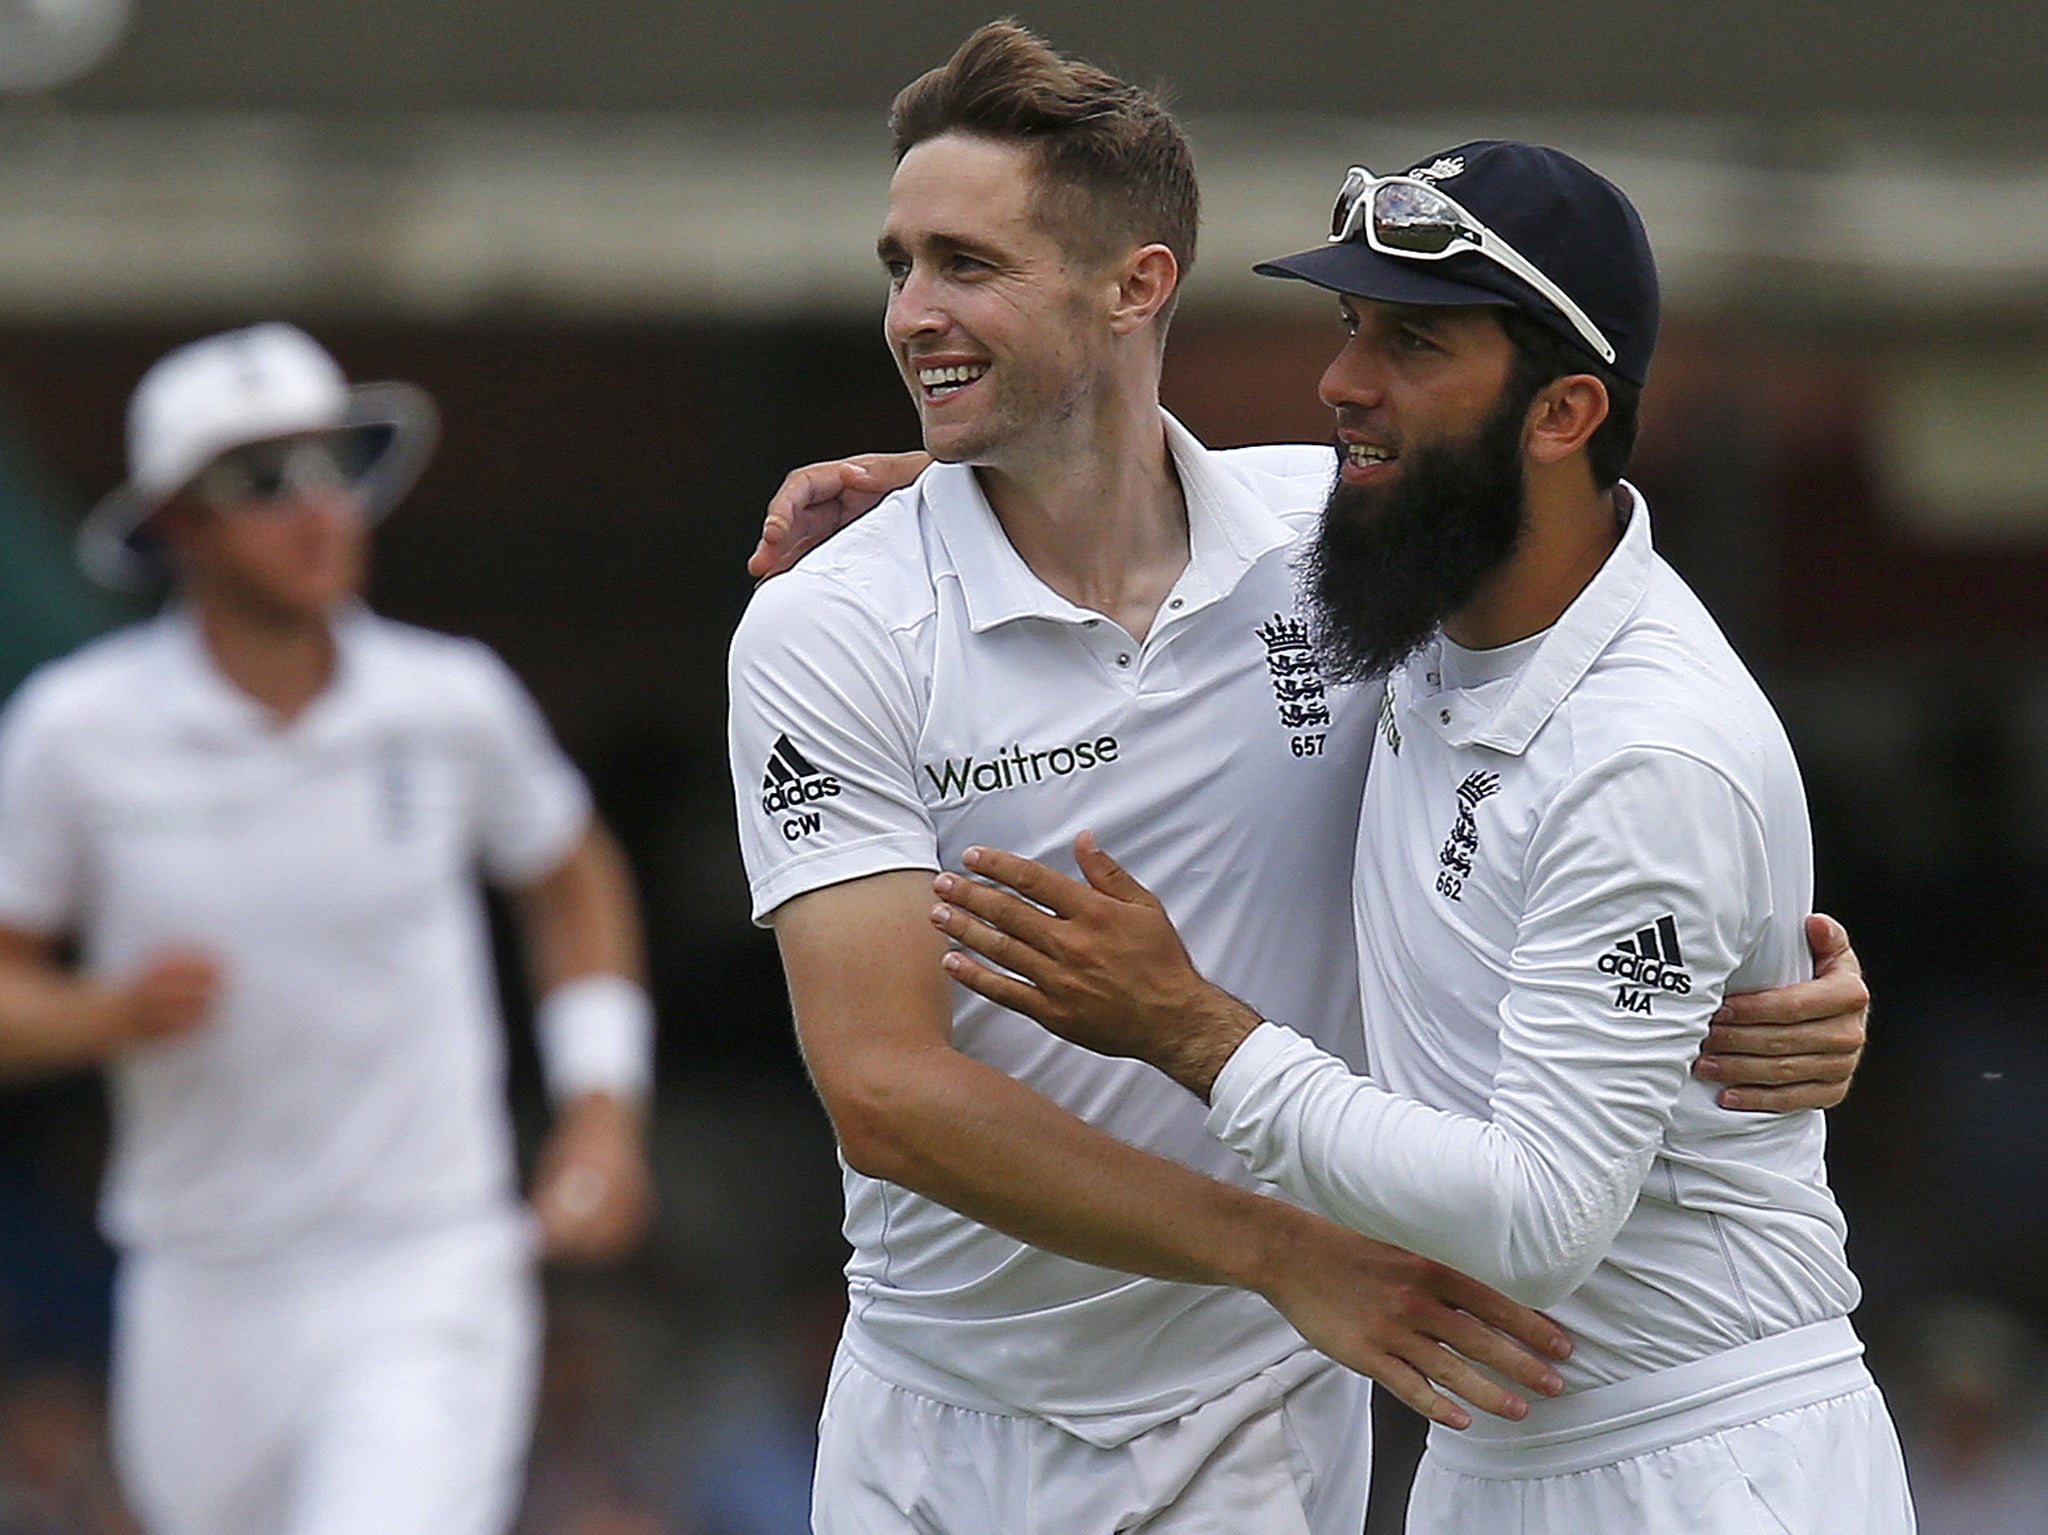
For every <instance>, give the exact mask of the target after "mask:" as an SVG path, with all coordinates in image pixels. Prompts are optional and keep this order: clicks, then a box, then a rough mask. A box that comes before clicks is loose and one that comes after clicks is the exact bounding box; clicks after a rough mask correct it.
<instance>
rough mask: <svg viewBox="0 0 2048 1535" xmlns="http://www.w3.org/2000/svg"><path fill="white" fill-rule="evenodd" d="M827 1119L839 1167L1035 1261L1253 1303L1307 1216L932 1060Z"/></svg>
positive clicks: (1031, 1095) (1012, 1088)
mask: <svg viewBox="0 0 2048 1535" xmlns="http://www.w3.org/2000/svg"><path fill="white" fill-rule="evenodd" d="M888 1075H889V1078H890V1083H891V1085H890V1087H889V1088H888V1089H887V1090H886V1091H885V1092H878V1093H877V1094H876V1095H875V1100H874V1101H871V1102H868V1103H865V1104H863V1105H861V1106H860V1107H859V1108H857V1109H856V1108H850V1107H848V1106H847V1105H845V1104H844V1103H842V1105H841V1106H840V1107H839V1109H838V1110H837V1112H835V1114H834V1120H835V1124H836V1125H837V1126H838V1127H839V1129H840V1134H841V1141H842V1148H843V1150H844V1151H845V1153H846V1156H847V1160H848V1162H849V1164H851V1165H852V1166H854V1167H855V1168H856V1169H857V1170H859V1171H861V1172H865V1173H867V1174H869V1175H870V1176H873V1177H877V1178H882V1179H885V1180H886V1181H888V1182H891V1183H895V1184H898V1185H900V1186H902V1187H905V1188H909V1189H912V1190H914V1191H915V1192H917V1193H920V1194H923V1195H925V1196H926V1197H928V1198H930V1199H933V1200H936V1201H937V1202H939V1203H940V1204H943V1205H946V1206H948V1207H949V1208H951V1209H954V1210H957V1211H959V1212H960V1213H961V1214H963V1215H966V1216H968V1217H970V1218H972V1219H974V1220H977V1221H980V1222H981V1223H982V1224H984V1225H987V1226H991V1227H994V1228H995V1229H997V1230H999V1231H1002V1232H1005V1233H1007V1234H1008V1235H1010V1236H1013V1237H1015V1238H1017V1239H1018V1240H1019V1241H1022V1242H1028V1243H1030V1244H1031V1245H1032V1246H1034V1247H1040V1248H1044V1249H1046V1250H1047V1251H1051V1252H1056V1253H1060V1254H1062V1255H1063V1256H1065V1257H1069V1258H1073V1259H1076V1260H1078V1261H1080V1262H1084V1263H1093V1264H1098V1265H1100V1266H1102V1267H1104V1268H1113V1269H1120V1270H1123V1271H1125V1272H1128V1273H1134V1274H1144V1275H1148V1276H1150V1277H1152V1278H1156V1279H1170V1280H1180V1281H1185V1282H1189V1283H1196V1284H1230V1285H1236V1286H1239V1287H1241V1288H1245V1289H1252V1290H1262V1289H1263V1288H1264V1287H1265V1286H1266V1285H1267V1283H1268V1282H1269V1281H1270V1278H1271V1275H1272V1273H1273V1270H1274V1267H1275V1265H1276V1264H1278V1263H1279V1262H1281V1261H1283V1255H1284V1251H1285V1247H1286V1242H1287V1237H1288V1233H1290V1232H1291V1231H1294V1230H1296V1229H1298V1226H1299V1223H1300V1222H1302V1221H1305V1220H1312V1219H1314V1217H1312V1216H1309V1215H1308V1214H1307V1213H1306V1212H1304V1211H1301V1210H1298V1209H1295V1208H1294V1207H1293V1206H1290V1205H1288V1204H1285V1203H1284V1202H1282V1201H1279V1200H1274V1199H1269V1198H1265V1197H1263V1196H1261V1195H1258V1194H1255V1193H1253V1192H1251V1191H1250V1190H1248V1189H1242V1188H1237V1187H1234V1186H1232V1185H1230V1184H1226V1183H1222V1182H1219V1181H1218V1180H1216V1179H1213V1178H1210V1177H1208V1176H1206V1175H1204V1174H1202V1173H1198V1172H1195V1171H1194V1170H1192V1169H1190V1168H1187V1167H1184V1166H1182V1165H1181V1164H1179V1163H1177V1162H1174V1161H1171V1160H1169V1159H1167V1158H1165V1157H1161V1156H1157V1155H1154V1154H1152V1153H1149V1152H1145V1151H1140V1150H1138V1149H1136V1148H1135V1147H1132V1146H1130V1145H1128V1144H1126V1143H1125V1142H1123V1141H1119V1140H1117V1139H1116V1138H1115V1137H1113V1136H1111V1135H1108V1134H1106V1133H1104V1132H1103V1131H1101V1130H1098V1129H1096V1128H1094V1127H1093V1126H1091V1125H1089V1124H1087V1123H1085V1122H1083V1121H1082V1120H1080V1119H1077V1118H1075V1117H1074V1116H1073V1115H1071V1114H1069V1113H1067V1112H1066V1111H1065V1110H1064V1109H1061V1108H1060V1107H1059V1106H1058V1105H1056V1104H1054V1103H1053V1102H1051V1101H1050V1100H1049V1099H1047V1098H1045V1097H1043V1096H1042V1095H1040V1094H1038V1093H1036V1092H1034V1091H1033V1090H1032V1089H1030V1088H1028V1087H1026V1086H1024V1085H1023V1084H1022V1083H1019V1082H1017V1081H1015V1080H1014V1079H1013V1078H1011V1077H1008V1076H1006V1075H1004V1074H1003V1073H1001V1072H999V1071H996V1070H994V1069H992V1068H990V1067H988V1066H985V1065H983V1064H981V1063H980V1062H978V1061H975V1060H972V1059H971V1058H969V1057H967V1056H964V1055H961V1054H960V1053H958V1052H957V1051H954V1050H952V1049H950V1048H948V1047H944V1046H934V1047H933V1048H931V1049H930V1050H927V1051H924V1052H921V1053H920V1056H919V1059H918V1061H917V1062H916V1063H915V1065H914V1066H913V1067H911V1068H909V1069H905V1070H902V1071H898V1072H890V1073H889V1074H888Z"/></svg>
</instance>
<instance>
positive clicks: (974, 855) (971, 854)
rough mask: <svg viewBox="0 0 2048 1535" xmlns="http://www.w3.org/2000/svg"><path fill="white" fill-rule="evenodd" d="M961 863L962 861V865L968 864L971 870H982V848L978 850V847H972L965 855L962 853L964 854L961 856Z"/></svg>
mask: <svg viewBox="0 0 2048 1535" xmlns="http://www.w3.org/2000/svg"><path fill="white" fill-rule="evenodd" d="M960 861H961V862H962V863H964V864H966V865H967V867H968V868H970V869H978V868H980V867H981V849H980V848H978V847H971V848H969V849H968V850H967V851H966V852H964V853H962V854H961V855H960Z"/></svg>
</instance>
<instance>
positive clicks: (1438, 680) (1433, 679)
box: [1429, 672, 1444, 687]
mask: <svg viewBox="0 0 2048 1535" xmlns="http://www.w3.org/2000/svg"><path fill="white" fill-rule="evenodd" d="M1443 680H1444V679H1443V674H1442V673H1441V672H1431V673H1430V674H1429V685H1430V686H1431V687H1438V686H1441V685H1442V683H1443Z"/></svg>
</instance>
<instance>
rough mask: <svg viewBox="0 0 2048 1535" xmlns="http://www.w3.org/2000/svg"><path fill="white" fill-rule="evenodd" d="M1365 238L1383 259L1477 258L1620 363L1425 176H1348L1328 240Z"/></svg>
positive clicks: (1580, 317)
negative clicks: (1513, 279) (1511, 277)
mask: <svg viewBox="0 0 2048 1535" xmlns="http://www.w3.org/2000/svg"><path fill="white" fill-rule="evenodd" d="M1359 238H1363V239H1364V241H1365V243H1366V244H1367V245H1368V246H1370V247H1371V248H1372V249H1373V250H1376V251H1378V252H1379V253H1380V254H1381V255H1383V256H1400V257H1406V258H1408V259H1410V260H1416V261H1441V260H1442V259H1443V258H1444V257H1446V256H1456V255H1459V254H1461V253H1463V252H1466V251H1472V252H1475V253H1477V254H1478V255H1481V256H1484V257H1486V258H1487V259H1488V260H1490V261H1493V262H1496V263H1498V264H1499V265H1500V266H1503V267H1505V268H1506V269H1507V270H1508V271H1510V272H1512V273H1514V274H1515V276H1517V277H1519V278H1521V279H1522V281H1523V282H1525V283H1527V284H1528V285H1529V286H1530V287H1532V288H1534V289H1535V290H1536V291H1537V292H1538V293H1540V294H1542V295H1543V296H1544V297H1545V298H1546V299H1548V300H1550V302H1551V303H1552V304H1554V305H1556V306H1557V311H1558V313H1560V314H1562V315H1563V316H1564V317H1565V318H1566V319H1567V320H1569V321H1571V323H1572V329H1574V330H1576V331H1577V332H1578V333H1579V335H1580V336H1581V337H1582V338H1584V340H1585V342H1586V345H1588V346H1590V347H1591V348H1592V349H1593V350H1594V351H1595V352H1596V353H1598V354H1599V356H1600V358H1601V360H1602V361H1604V362H1608V363H1612V362H1613V361H1614V344H1613V343H1612V342H1610V341H1609V340H1608V339H1607V338H1606V337H1605V336H1604V335H1602V334H1601V333H1600V327H1599V326H1597V325H1595V324H1594V323H1593V322H1592V321H1591V320H1590V319H1588V318H1587V317H1586V311H1585V310H1583V309H1581V308H1580V307H1579V306H1578V305H1577V304H1575V303H1573V302H1572V297H1571V295H1570V294H1568V293H1566V292H1565V291H1564V289H1562V288H1560V287H1559V286H1558V285H1557V284H1556V283H1554V282H1552V281H1551V280H1550V279H1549V278H1548V277H1545V276H1544V275H1543V273H1542V272H1541V271H1539V270H1538V269H1537V267H1536V264H1535V263H1534V262H1533V261H1531V260H1530V259H1529V258H1528V257H1527V256H1524V255H1523V254H1522V253H1521V252H1520V251H1518V250H1516V249H1515V248H1514V247H1513V246H1512V245H1510V244H1508V242H1507V241H1505V240H1503V239H1502V238H1501V237H1500V236H1499V235H1497V234H1495V233H1494V232H1493V231H1492V230H1491V229H1488V228H1487V227H1486V225H1485V224H1483V223H1481V222H1480V221H1479V220H1478V219H1476V218H1474V217H1473V216H1472V214H1471V213H1470V212H1469V211H1468V210H1467V209H1466V208H1465V206H1464V205H1463V204H1462V203H1460V202H1459V201H1458V200H1457V199H1456V198H1454V197H1452V196H1451V195H1450V194H1449V193H1448V192H1445V191H1444V190H1443V189H1442V188H1440V187H1438V186H1436V185H1434V184H1433V183H1431V182H1428V181H1425V180H1423V179H1422V178H1421V177H1419V176H1375V175H1374V174H1373V173H1372V172H1371V171H1369V170H1367V169H1366V168H1365V167H1364V166H1362V165H1354V166H1352V167H1351V169H1350V170H1348V171H1346V172H1345V173H1344V185H1343V188H1342V189H1341V190H1340V191H1339V192H1338V193H1337V204H1336V206H1335V207H1334V208H1332V209H1331V210H1330V241H1329V243H1330V244H1332V245H1341V244H1342V243H1343V242H1344V241H1346V240H1356V239H1359Z"/></svg>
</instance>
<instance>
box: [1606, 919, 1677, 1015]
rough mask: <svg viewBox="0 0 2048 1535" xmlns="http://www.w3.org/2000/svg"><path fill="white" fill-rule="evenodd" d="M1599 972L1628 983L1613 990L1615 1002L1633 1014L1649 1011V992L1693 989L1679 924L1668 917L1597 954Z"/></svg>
mask: <svg viewBox="0 0 2048 1535" xmlns="http://www.w3.org/2000/svg"><path fill="white" fill-rule="evenodd" d="M1600 973H1601V974H1602V975H1611V976H1613V977H1614V978H1615V979H1616V980H1618V981H1624V982H1627V983H1628V984H1626V985H1624V986H1622V987H1621V988H1620V989H1619V990H1618V991H1617V992H1616V993H1615V998H1614V1004H1615V1006H1617V1007H1622V1008H1626V1009H1627V1010H1628V1011H1630V1012H1632V1013H1647V1012H1648V1011H1649V1010H1650V993H1652V992H1658V991H1668V992H1670V993H1671V994H1672V995H1673V996H1675V997H1682V996H1685V995H1686V994H1687V993H1688V992H1690V991H1691V990H1692V977H1691V976H1690V975H1688V974H1686V971H1685V952H1684V951H1683V950H1682V949H1680V948H1679V946H1678V923H1677V922H1676V921H1674V920H1673V919H1672V918H1670V917H1668V916H1666V917H1659V918H1658V919H1657V920H1656V922H1655V923H1654V924H1652V925H1651V926H1649V927H1646V928H1642V929H1641V930H1639V931H1638V932H1636V933H1633V934H1631V935H1630V936H1629V937H1627V938H1619V939H1616V940H1615V944H1614V947H1613V949H1612V950H1611V951H1609V952H1608V953H1606V954H1603V955H1601V956H1600Z"/></svg>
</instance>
